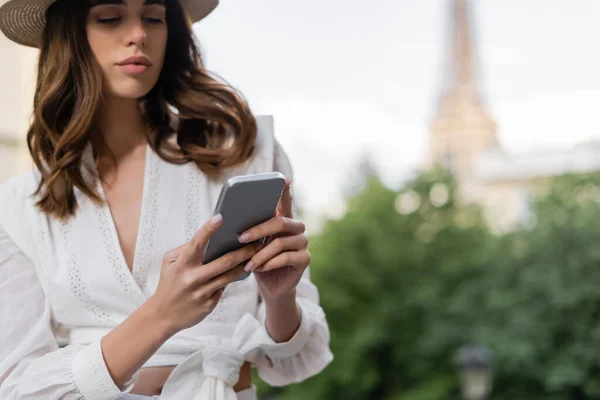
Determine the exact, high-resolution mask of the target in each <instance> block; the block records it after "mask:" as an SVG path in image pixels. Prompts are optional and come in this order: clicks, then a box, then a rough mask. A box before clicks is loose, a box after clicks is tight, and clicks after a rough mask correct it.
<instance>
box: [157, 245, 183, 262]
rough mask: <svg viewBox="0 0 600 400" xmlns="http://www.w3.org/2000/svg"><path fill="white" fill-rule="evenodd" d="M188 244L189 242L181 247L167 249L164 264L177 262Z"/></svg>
mask: <svg viewBox="0 0 600 400" xmlns="http://www.w3.org/2000/svg"><path fill="white" fill-rule="evenodd" d="M187 245H188V244H187V243H184V244H182V245H181V246H179V247H176V248H174V249H172V250H169V251H167V252H166V253H165V255H164V256H163V265H165V264H171V263H172V262H175V261H176V260H177V258H178V257H179V256H180V255H181V253H183V250H184V249H185V248H186V246H187Z"/></svg>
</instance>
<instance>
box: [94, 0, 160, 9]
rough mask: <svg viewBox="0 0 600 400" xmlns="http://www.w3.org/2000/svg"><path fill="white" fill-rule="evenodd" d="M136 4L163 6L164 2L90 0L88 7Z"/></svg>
mask: <svg viewBox="0 0 600 400" xmlns="http://www.w3.org/2000/svg"><path fill="white" fill-rule="evenodd" d="M136 3H141V4H140V5H144V6H149V5H153V4H158V5H163V6H164V5H165V3H166V0H90V3H89V4H90V7H94V6H100V5H105V4H113V5H124V6H127V5H135V4H136Z"/></svg>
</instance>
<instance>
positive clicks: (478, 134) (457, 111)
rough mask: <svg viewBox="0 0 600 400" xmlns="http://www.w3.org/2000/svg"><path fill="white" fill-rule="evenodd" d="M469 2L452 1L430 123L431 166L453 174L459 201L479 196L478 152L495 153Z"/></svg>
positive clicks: (491, 121)
mask: <svg viewBox="0 0 600 400" xmlns="http://www.w3.org/2000/svg"><path fill="white" fill-rule="evenodd" d="M469 5H470V4H469V1H468V0H451V3H450V6H451V12H450V18H449V22H450V26H449V32H450V35H449V38H450V42H449V43H448V45H447V51H448V50H449V52H448V55H447V56H446V58H447V60H446V62H445V64H444V74H443V78H444V80H443V84H442V89H441V95H440V99H439V103H438V109H437V116H436V117H435V119H434V120H433V122H432V124H431V134H430V149H429V156H430V162H431V163H435V164H440V165H441V166H443V167H444V168H446V169H448V170H449V171H451V172H452V173H453V174H454V176H455V177H456V179H457V180H458V181H459V182H460V183H461V190H462V195H463V198H464V199H466V200H472V199H473V198H474V197H477V188H475V187H473V184H474V183H475V182H473V181H474V180H475V179H476V176H475V173H476V171H475V169H474V164H475V163H476V160H477V158H478V157H479V155H480V154H481V153H482V152H485V151H487V150H490V149H494V148H499V143H498V137H497V134H496V123H495V121H494V120H493V119H492V117H491V116H490V112H489V111H488V108H487V105H486V104H485V100H484V97H485V96H484V90H483V84H482V82H481V78H480V73H479V66H478V64H479V57H478V54H477V49H476V45H475V34H474V27H473V22H472V15H471V11H472V10H471V9H470V7H469Z"/></svg>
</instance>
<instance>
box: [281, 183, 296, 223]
mask: <svg viewBox="0 0 600 400" xmlns="http://www.w3.org/2000/svg"><path fill="white" fill-rule="evenodd" d="M291 185H292V182H291V181H290V180H289V179H286V180H285V188H284V189H283V194H282V195H281V199H280V200H279V204H278V205H277V215H279V216H282V217H286V218H294V212H293V207H292V203H293V202H292V193H291Z"/></svg>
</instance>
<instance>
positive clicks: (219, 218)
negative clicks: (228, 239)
mask: <svg viewBox="0 0 600 400" xmlns="http://www.w3.org/2000/svg"><path fill="white" fill-rule="evenodd" d="M221 221H223V216H222V215H221V214H217V215H215V216H214V217H212V218H211V220H210V223H211V224H212V225H213V226H217V225H219V224H220V223H221Z"/></svg>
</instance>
